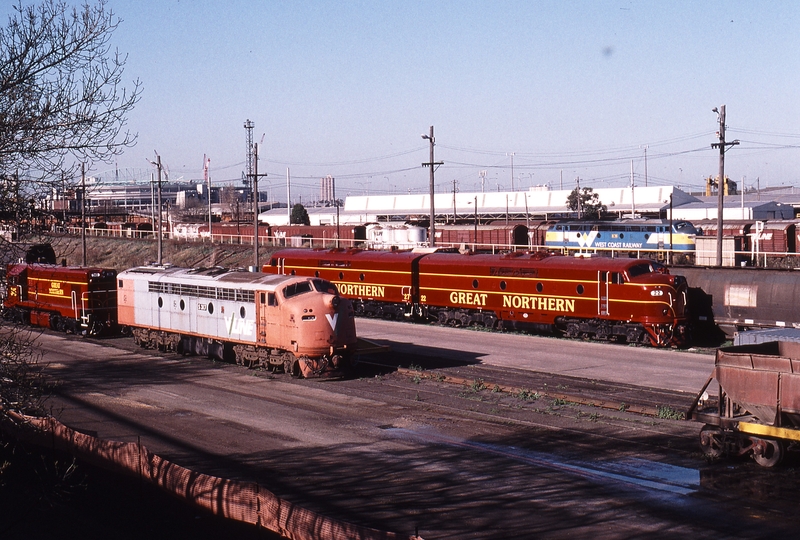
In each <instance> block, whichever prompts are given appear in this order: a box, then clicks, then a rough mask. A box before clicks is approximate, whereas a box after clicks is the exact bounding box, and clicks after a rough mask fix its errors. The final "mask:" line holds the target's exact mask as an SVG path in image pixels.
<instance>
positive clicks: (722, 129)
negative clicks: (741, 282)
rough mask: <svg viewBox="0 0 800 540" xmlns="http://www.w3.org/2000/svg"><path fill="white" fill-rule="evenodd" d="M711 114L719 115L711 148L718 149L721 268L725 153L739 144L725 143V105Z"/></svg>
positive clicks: (718, 240) (720, 255)
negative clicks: (717, 137) (717, 130)
mask: <svg viewBox="0 0 800 540" xmlns="http://www.w3.org/2000/svg"><path fill="white" fill-rule="evenodd" d="M711 112H715V113H717V114H718V115H719V133H718V135H719V142H718V143H711V148H719V180H717V266H722V224H723V219H722V210H723V196H724V194H725V190H724V188H723V184H724V183H725V152H726V151H727V150H728V147H730V146H735V145H737V144H739V141H738V140H735V141H732V142H725V105H720V108H719V109H717V108H716V107H714V108H713V109H712V111H711Z"/></svg>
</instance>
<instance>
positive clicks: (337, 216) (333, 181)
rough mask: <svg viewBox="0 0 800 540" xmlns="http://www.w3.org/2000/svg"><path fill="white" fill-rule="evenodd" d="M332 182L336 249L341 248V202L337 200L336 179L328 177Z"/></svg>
mask: <svg viewBox="0 0 800 540" xmlns="http://www.w3.org/2000/svg"><path fill="white" fill-rule="evenodd" d="M328 178H330V180H331V189H332V190H333V204H334V205H335V206H336V247H337V248H338V247H339V238H341V236H342V235H341V231H340V230H339V200H338V199H337V198H336V178H334V177H333V176H330V175H328Z"/></svg>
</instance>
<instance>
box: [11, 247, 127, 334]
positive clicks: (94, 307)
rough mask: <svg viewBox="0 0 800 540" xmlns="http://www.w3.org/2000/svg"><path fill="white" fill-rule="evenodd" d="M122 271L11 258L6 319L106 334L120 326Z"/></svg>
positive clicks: (83, 332) (72, 330)
mask: <svg viewBox="0 0 800 540" xmlns="http://www.w3.org/2000/svg"><path fill="white" fill-rule="evenodd" d="M116 277H117V272H116V271H115V270H109V269H105V268H88V267H67V266H57V265H54V264H27V263H19V264H9V265H8V267H7V270H6V278H7V282H8V285H7V286H8V290H7V293H6V298H5V300H4V302H3V308H4V310H3V315H4V317H5V318H6V319H9V320H14V321H17V322H21V323H25V324H31V325H33V326H44V327H47V328H52V329H53V330H58V331H62V332H63V331H68V332H73V333H75V334H88V335H101V334H106V333H109V332H111V331H113V330H115V329H116V326H117V284H116Z"/></svg>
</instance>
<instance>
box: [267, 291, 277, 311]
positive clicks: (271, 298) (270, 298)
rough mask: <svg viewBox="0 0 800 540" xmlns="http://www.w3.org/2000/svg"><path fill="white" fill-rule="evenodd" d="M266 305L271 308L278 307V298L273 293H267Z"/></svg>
mask: <svg viewBox="0 0 800 540" xmlns="http://www.w3.org/2000/svg"><path fill="white" fill-rule="evenodd" d="M267 305H268V306H273V307H275V306H277V305H278V297H277V296H276V295H275V293H274V292H271V293H267Z"/></svg>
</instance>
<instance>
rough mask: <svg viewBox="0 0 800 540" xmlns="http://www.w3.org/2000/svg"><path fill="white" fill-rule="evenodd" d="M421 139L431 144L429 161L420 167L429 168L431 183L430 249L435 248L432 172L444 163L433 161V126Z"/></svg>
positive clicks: (434, 142)
mask: <svg viewBox="0 0 800 540" xmlns="http://www.w3.org/2000/svg"><path fill="white" fill-rule="evenodd" d="M422 138H423V139H428V140H429V141H430V143H431V160H430V161H429V162H428V163H423V164H422V166H423V167H430V168H431V179H430V183H431V186H430V193H431V194H430V197H431V227H430V240H429V242H428V245H430V247H436V225H435V223H434V217H435V212H436V211H435V208H434V205H433V194H434V179H433V171H434V167H435V166H436V165H444V161H438V162H437V161H434V160H433V147H434V146H435V144H436V139H434V137H433V126H431V132H430V135H425V134H424V133H423V134H422Z"/></svg>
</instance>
